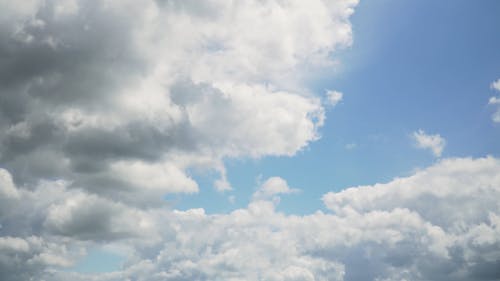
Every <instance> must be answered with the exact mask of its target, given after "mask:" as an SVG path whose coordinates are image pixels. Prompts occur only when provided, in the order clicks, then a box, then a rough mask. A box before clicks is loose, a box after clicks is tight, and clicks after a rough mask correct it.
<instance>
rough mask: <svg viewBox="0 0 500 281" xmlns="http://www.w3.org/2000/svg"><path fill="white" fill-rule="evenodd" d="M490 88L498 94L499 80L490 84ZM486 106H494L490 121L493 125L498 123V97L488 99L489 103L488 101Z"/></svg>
mask: <svg viewBox="0 0 500 281" xmlns="http://www.w3.org/2000/svg"><path fill="white" fill-rule="evenodd" d="M490 87H491V88H492V89H494V90H496V91H498V92H500V79H498V80H496V81H494V82H493V83H491V86H490ZM488 104H490V105H493V106H496V110H495V112H494V113H493V115H492V116H491V119H492V120H493V122H495V123H500V97H491V98H490V99H489V101H488Z"/></svg>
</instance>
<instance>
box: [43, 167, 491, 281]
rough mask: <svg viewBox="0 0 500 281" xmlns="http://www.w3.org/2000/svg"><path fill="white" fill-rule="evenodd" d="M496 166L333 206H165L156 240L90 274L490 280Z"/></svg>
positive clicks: (381, 189) (427, 178)
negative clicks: (305, 209)
mask: <svg viewBox="0 0 500 281" xmlns="http://www.w3.org/2000/svg"><path fill="white" fill-rule="evenodd" d="M499 171H500V160H498V159H496V158H492V157H486V158H479V159H470V158H457V159H446V160H441V161H439V162H438V163H437V164H435V165H433V166H431V167H429V168H427V169H424V170H421V171H419V172H417V173H415V174H414V175H412V176H409V177H406V178H396V179H394V180H392V181H390V182H388V183H384V184H377V185H373V186H360V187H352V188H348V189H346V190H344V191H340V192H331V193H327V194H325V195H324V196H323V201H324V203H325V205H326V207H327V208H328V209H329V210H331V212H328V213H324V212H322V211H317V212H316V213H313V214H310V215H305V216H295V215H285V214H283V213H280V212H278V211H276V209H275V204H274V203H273V202H271V201H268V200H259V201H253V202H251V203H250V204H249V205H248V207H246V208H244V209H238V210H235V211H233V212H231V213H229V214H224V215H223V214H216V215H207V214H206V213H205V212H204V210H203V209H191V210H187V211H172V212H170V211H165V212H164V213H163V217H162V218H160V217H157V219H160V221H161V222H162V223H161V224H158V225H161V226H160V227H161V230H160V233H161V236H162V238H161V239H160V240H158V241H157V242H153V244H154V246H151V245H148V246H136V251H134V254H133V255H132V256H131V257H130V260H129V261H128V262H127V263H126V265H125V266H124V268H123V269H122V270H121V271H118V272H113V273H107V274H102V275H94V276H93V278H94V279H93V280H127V279H131V280H146V279H147V280H213V279H224V280H436V279H437V280H496V279H498V278H499V277H500V272H499V271H498V268H499V265H500V264H499V261H500V205H499V204H498V202H497V201H498V200H497V198H499V196H500V173H499ZM274 181H277V180H276V178H274ZM281 189H282V188H279V190H281ZM158 222H159V221H158ZM360 268H362V269H363V270H359V269H360ZM50 274H51V275H50V276H51V278H53V279H54V280H67V279H71V280H88V278H90V277H89V276H88V275H85V276H82V275H78V274H74V273H67V272H51V273H50ZM86 278H87V279H86Z"/></svg>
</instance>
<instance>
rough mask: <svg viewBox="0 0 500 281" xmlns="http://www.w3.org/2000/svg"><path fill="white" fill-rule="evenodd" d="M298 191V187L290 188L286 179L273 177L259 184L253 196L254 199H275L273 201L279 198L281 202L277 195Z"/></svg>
mask: <svg viewBox="0 0 500 281" xmlns="http://www.w3.org/2000/svg"><path fill="white" fill-rule="evenodd" d="M298 191H299V190H298V189H295V188H290V187H289V186H288V183H287V182H286V181H285V180H284V179H282V178H280V177H271V178H268V179H267V180H266V181H265V182H263V183H262V184H261V185H260V186H259V188H258V189H257V191H255V192H254V194H253V195H252V198H253V200H270V199H273V201H276V200H278V202H279V197H278V196H277V195H280V194H290V193H296V192H298Z"/></svg>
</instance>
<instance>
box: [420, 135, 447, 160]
mask: <svg viewBox="0 0 500 281" xmlns="http://www.w3.org/2000/svg"><path fill="white" fill-rule="evenodd" d="M412 137H413V140H414V141H415V145H416V146H417V147H418V148H422V149H430V150H431V151H432V153H433V154H434V156H437V157H441V154H442V153H443V149H444V147H445V145H446V141H445V139H444V138H443V137H441V136H440V135H439V134H435V135H429V134H426V133H425V132H424V131H423V130H418V131H416V132H413V135H412Z"/></svg>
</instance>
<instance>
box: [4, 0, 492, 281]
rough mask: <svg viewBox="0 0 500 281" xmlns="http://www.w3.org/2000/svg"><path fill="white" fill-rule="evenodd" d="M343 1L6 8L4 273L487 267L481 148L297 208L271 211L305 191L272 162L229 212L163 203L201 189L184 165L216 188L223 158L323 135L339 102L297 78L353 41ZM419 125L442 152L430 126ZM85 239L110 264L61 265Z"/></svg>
mask: <svg viewBox="0 0 500 281" xmlns="http://www.w3.org/2000/svg"><path fill="white" fill-rule="evenodd" d="M357 5H358V1H357V0H340V1H323V0H310V1H299V0H297V1H278V0H275V1H274V0H269V1H257V0H255V1H252V0H245V1H223V0H220V1H218V0H209V1H186V0H183V1H182V0H179V1H177V0H157V1H152V0H151V1H150V0H148V1H128V0H125V1H123V0H120V1H118V0H90V1H78V0H72V1H66V0H65V1H63V0H46V1H42V0H26V1H17V2H13V1H0V279H1V280H5V281H15V280H19V281H24V280H117V281H118V280H276V281H278V280H282V281H284V280H289V281H291V280H380V281H382V280H500V203H499V202H500V201H499V199H500V160H499V159H497V158H495V157H494V156H487V157H482V158H442V159H440V160H437V162H435V164H433V165H432V166H430V167H428V168H423V169H421V170H418V171H416V172H415V173H414V174H413V175H409V176H406V177H401V178H395V179H393V180H392V181H389V182H387V183H380V184H375V185H367V186H357V187H351V188H348V189H345V190H343V191H332V192H329V193H327V194H325V195H324V196H323V198H322V201H323V204H324V207H325V208H326V209H327V210H325V211H321V210H318V211H317V212H315V213H312V214H309V215H292V214H285V213H283V212H280V211H278V210H277V209H276V208H277V206H278V204H279V202H280V199H281V196H301V193H302V192H304V190H305V189H307V188H313V187H307V186H304V187H295V186H290V185H289V184H288V183H287V181H286V178H281V177H279V176H280V175H276V176H275V177H271V178H265V179H262V181H260V182H259V183H258V184H257V185H258V186H257V187H256V190H255V192H254V194H253V195H252V196H251V199H249V200H250V203H249V204H248V206H246V207H243V208H238V209H236V210H234V211H231V212H229V213H220V214H207V213H206V212H205V211H204V209H202V207H203V206H200V208H198V209H189V210H185V211H180V210H175V209H173V208H171V206H170V205H169V203H168V202H167V201H166V200H165V199H164V198H165V195H168V194H175V193H186V194H193V193H197V192H199V191H200V185H199V183H198V182H197V181H196V180H195V179H194V178H193V177H192V176H191V175H190V173H189V170H190V169H201V170H208V171H213V172H216V173H217V175H218V176H217V179H216V180H215V181H214V182H213V184H212V185H213V188H214V189H216V190H217V191H219V192H227V191H230V190H232V189H234V188H235V187H233V186H232V185H231V182H229V180H228V178H227V171H226V167H225V163H224V161H225V160H226V159H248V158H250V159H261V158H263V157H266V156H286V157H293V156H294V155H296V154H297V153H298V152H300V151H303V150H304V149H305V148H306V147H308V145H309V144H310V143H311V142H314V141H316V140H318V139H319V138H320V136H321V135H320V129H321V128H322V126H323V125H324V122H325V111H326V109H325V108H333V106H335V105H336V104H337V103H339V102H340V101H341V100H342V103H344V102H347V101H344V99H343V97H345V96H344V95H343V94H342V93H341V92H339V91H336V90H335V89H331V90H330V89H326V90H325V92H326V93H327V95H326V97H322V96H320V95H318V94H317V93H314V92H313V91H312V90H311V89H309V88H308V87H307V81H308V79H311V78H313V77H314V73H316V72H320V71H322V70H324V69H335V68H336V65H337V64H338V61H337V52H338V51H339V50H341V49H345V48H347V47H349V46H351V45H352V42H353V35H352V27H351V23H350V17H351V15H352V14H353V13H354V10H355V8H356V6H357ZM497 84H498V81H497V82H495V83H494V84H493V86H492V87H494V88H495V89H499V87H497V86H498V85H497ZM485 87H486V88H487V85H485ZM320 94H324V93H320ZM346 96H348V94H347V93H346ZM489 103H490V104H492V105H494V106H497V104H498V102H497V100H496V98H495V97H492V98H491V99H490V100H489ZM337 106H338V105H337ZM332 110H334V109H332ZM497 115H498V112H496V113H494V115H493V117H492V118H493V121H495V122H498V120H496V119H497V118H496V117H497ZM332 122H334V120H332ZM413 137H414V138H415V141H416V143H417V146H418V147H421V148H426V149H430V150H431V151H432V153H433V154H434V155H435V156H437V157H440V156H441V155H442V151H443V149H444V146H445V141H444V139H443V138H442V137H441V136H440V135H439V134H436V135H426V134H425V132H424V131H422V130H419V131H418V132H417V131H416V132H415V133H414V135H413ZM286 194H288V195H286ZM321 208H322V206H318V209H321ZM95 247H108V248H109V249H113V251H116V252H118V253H119V254H120V255H122V256H124V257H125V262H124V264H123V266H122V268H121V269H120V270H119V271H115V272H107V273H100V274H99V273H95V274H83V273H78V272H72V270H71V268H72V266H73V265H75V264H76V263H77V262H78V261H79V260H81V259H83V258H84V257H85V256H86V255H87V253H88V252H89V251H90V250H91V249H92V248H95Z"/></svg>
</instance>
